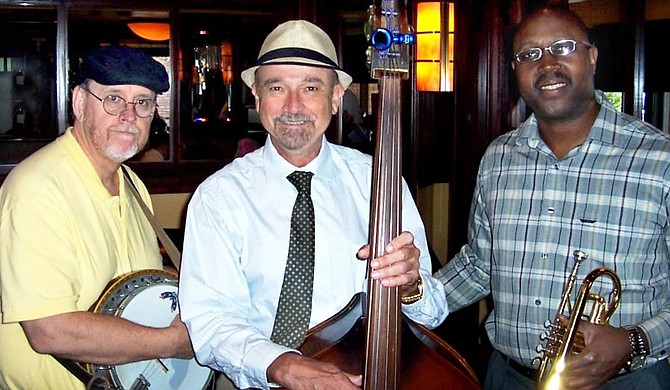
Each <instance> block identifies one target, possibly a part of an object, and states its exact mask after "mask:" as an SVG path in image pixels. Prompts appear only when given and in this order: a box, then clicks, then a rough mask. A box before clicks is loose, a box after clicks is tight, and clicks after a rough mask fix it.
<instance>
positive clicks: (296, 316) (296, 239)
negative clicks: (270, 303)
mask: <svg viewBox="0 0 670 390" xmlns="http://www.w3.org/2000/svg"><path fill="white" fill-rule="evenodd" d="M312 176H313V173H311V172H302V171H295V172H293V173H291V174H290V175H288V177H287V179H288V181H290V182H291V183H292V184H293V185H294V186H295V188H296V189H297V190H298V197H297V198H296V200H295V204H294V205H293V214H291V238H290V241H289V247H288V260H287V261H286V270H285V271H284V282H283V284H282V288H281V293H280V295H279V305H278V308H277V316H276V317H275V323H274V327H273V329H272V337H271V339H272V341H273V342H275V343H277V344H282V345H285V346H287V347H291V348H297V347H298V346H299V345H300V344H302V342H303V340H304V339H305V334H307V329H308V328H309V318H310V315H311V312H312V287H313V284H314V206H313V205H312V198H311V197H310V183H311V180H312Z"/></svg>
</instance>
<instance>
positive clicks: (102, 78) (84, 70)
mask: <svg viewBox="0 0 670 390" xmlns="http://www.w3.org/2000/svg"><path fill="white" fill-rule="evenodd" d="M87 79H91V80H94V81H95V82H97V83H99V84H103V85H126V84H132V85H141V86H143V87H147V88H149V89H150V90H152V91H154V92H156V93H163V92H167V90H168V89H170V83H169V82H168V75H167V72H166V71H165V67H164V66H163V65H161V63H160V62H158V61H156V60H154V59H153V58H151V57H150V56H149V55H148V54H147V53H145V52H144V51H142V50H139V49H134V48H130V47H125V46H112V47H103V48H98V49H95V50H93V51H92V52H91V53H90V54H89V55H88V57H86V58H85V59H84V61H83V63H82V64H81V68H80V69H79V72H77V77H76V80H75V83H76V85H79V84H81V83H83V82H84V81H86V80H87Z"/></svg>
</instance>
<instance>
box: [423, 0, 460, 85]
mask: <svg viewBox="0 0 670 390" xmlns="http://www.w3.org/2000/svg"><path fill="white" fill-rule="evenodd" d="M445 21H446V23H445ZM454 25H455V21H454V3H449V2H441V1H440V2H417V3H416V88H417V90H418V91H435V92H449V91H453V90H454V35H455V31H454Z"/></svg>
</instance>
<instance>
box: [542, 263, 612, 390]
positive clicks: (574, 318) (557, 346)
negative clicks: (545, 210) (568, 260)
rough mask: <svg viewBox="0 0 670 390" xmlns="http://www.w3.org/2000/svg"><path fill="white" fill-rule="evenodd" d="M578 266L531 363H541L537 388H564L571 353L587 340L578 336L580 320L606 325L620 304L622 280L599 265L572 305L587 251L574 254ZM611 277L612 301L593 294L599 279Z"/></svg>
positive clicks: (546, 389) (578, 350) (571, 274)
mask: <svg viewBox="0 0 670 390" xmlns="http://www.w3.org/2000/svg"><path fill="white" fill-rule="evenodd" d="M573 255H574V257H575V265H574V267H573V268H572V272H571V273H570V276H569V278H568V281H567V283H566V285H565V288H564V289H563V294H562V296H561V302H560V305H559V308H558V311H557V312H556V316H555V317H554V321H553V322H550V321H547V323H546V324H545V327H546V328H547V329H548V330H547V331H546V332H544V333H543V334H542V336H540V338H541V339H542V340H544V341H545V344H544V346H543V345H538V352H539V353H540V355H539V356H537V357H535V358H533V361H532V362H531V364H533V365H534V364H536V362H540V368H539V370H538V376H537V381H536V388H537V389H538V390H539V389H542V390H558V389H560V388H561V373H562V372H563V370H564V369H565V360H566V359H567V357H568V356H570V355H571V354H575V355H576V354H579V353H580V352H581V351H582V350H583V349H584V340H583V339H582V338H581V337H577V327H578V325H579V321H580V320H582V319H584V320H588V321H589V322H590V323H592V324H607V323H608V322H609V319H610V317H611V316H612V314H613V313H614V311H615V310H616V308H617V306H618V305H619V296H620V292H621V281H620V280H619V277H618V276H617V274H616V273H615V272H614V271H612V270H611V269H608V268H602V267H600V268H596V269H594V270H593V271H591V272H590V273H589V274H588V275H587V276H586V277H585V278H584V280H583V281H582V285H581V287H580V289H579V294H578V295H577V298H576V300H575V304H574V306H573V307H571V298H570V295H571V293H572V290H573V288H574V284H575V280H576V279H577V270H578V269H579V265H580V264H581V263H582V262H583V261H584V260H585V259H586V257H587V256H586V254H585V253H584V252H582V251H580V250H576V251H575V252H574V253H573ZM600 277H608V278H610V279H611V280H612V292H611V295H610V301H609V303H608V302H607V300H606V299H605V298H603V297H602V296H600V295H597V294H593V293H591V287H592V286H593V283H594V282H595V281H596V279H598V278H600ZM588 304H590V314H589V315H588V316H587V317H584V312H585V310H586V309H587V305H588ZM566 309H568V313H569V314H568V315H566V316H568V317H569V318H570V320H569V323H568V325H567V326H563V325H561V323H560V322H559V317H560V315H562V314H563V313H564V312H565V310H566Z"/></svg>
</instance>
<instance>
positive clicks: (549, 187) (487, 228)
mask: <svg viewBox="0 0 670 390" xmlns="http://www.w3.org/2000/svg"><path fill="white" fill-rule="evenodd" d="M596 99H597V101H598V103H600V104H601V109H600V112H599V114H598V117H597V118H596V120H595V123H594V124H593V127H592V128H591V131H590V132H589V135H588V137H587V139H586V140H585V141H584V143H583V144H581V145H579V146H577V147H575V148H574V149H573V150H571V151H570V152H569V153H568V154H567V155H566V156H565V157H563V158H562V159H561V160H557V159H556V157H555V156H554V154H553V153H552V152H551V150H550V149H549V148H548V147H547V145H546V144H545V143H544V142H543V140H542V139H541V138H540V134H539V132H538V127H537V122H536V119H535V117H534V116H531V117H530V118H529V119H528V120H527V121H526V122H525V123H523V124H522V125H521V126H520V127H519V128H518V129H516V130H514V131H511V132H509V133H507V134H504V135H502V136H500V137H499V138H497V139H496V140H495V141H494V142H493V143H492V144H491V145H490V147H489V148H488V150H487V151H486V153H485V155H484V157H483V158H482V161H481V165H480V168H479V173H478V177H477V184H476V188H475V193H474V196H473V201H472V209H471V215H470V221H469V230H468V244H467V245H465V246H464V247H463V248H462V249H461V251H460V253H459V254H458V255H456V256H455V258H454V259H453V260H452V261H450V262H449V263H448V264H447V266H445V267H444V268H443V269H442V270H440V271H439V272H438V273H437V276H438V277H439V279H440V280H441V281H442V282H443V283H444V284H445V287H446V293H447V300H448V304H449V310H450V311H452V312H453V311H454V310H457V309H458V308H461V307H463V306H466V305H468V304H471V303H473V302H475V301H477V300H479V299H481V298H483V297H485V296H486V295H488V294H489V293H492V297H493V305H494V310H493V312H492V313H491V315H490V316H489V318H488V319H487V320H486V325H485V326H486V330H487V333H488V335H489V338H490V340H491V342H492V345H493V346H494V348H496V349H497V350H499V351H501V352H503V353H504V354H506V355H508V356H510V357H512V358H513V359H515V360H517V361H518V362H520V363H522V364H524V365H526V366H531V360H532V358H533V357H535V356H537V355H538V353H537V352H536V347H537V345H538V344H540V343H541V342H542V341H541V340H540V334H541V333H543V332H544V331H545V327H544V323H545V322H546V321H547V320H550V319H551V320H553V319H554V317H555V314H556V311H557V309H558V307H559V302H560V300H561V295H562V292H563V289H564V285H565V283H566V280H567V279H568V276H569V274H570V272H571V271H572V268H573V264H574V258H573V252H574V251H575V250H580V251H582V252H584V253H585V254H586V255H587V256H588V257H587V259H586V260H585V261H584V262H583V263H582V264H581V266H580V269H579V272H578V276H577V282H576V287H575V291H573V292H572V301H571V303H572V302H574V298H575V296H576V295H577V292H578V289H579V286H580V284H581V281H582V279H583V278H584V277H585V276H586V274H587V273H588V272H589V271H591V270H592V269H594V268H596V267H607V268H610V269H612V270H614V271H615V272H616V273H617V274H618V276H619V278H620V279H621V284H622V293H621V302H620V304H619V307H618V309H617V310H616V312H615V313H614V315H613V316H612V318H611V319H610V322H609V323H610V324H611V325H613V326H617V327H619V326H628V325H640V326H641V327H642V329H643V330H644V332H645V333H646V335H647V337H648V339H649V342H650V346H651V356H650V358H648V359H647V364H651V363H654V362H656V361H657V360H658V359H661V358H664V357H667V356H668V352H670V297H669V290H670V288H669V287H670V285H669V283H670V278H669V277H668V268H669V264H670V245H669V244H670V234H669V231H668V229H669V226H668V225H669V222H670V138H669V137H668V135H667V134H663V133H662V132H660V131H659V130H657V129H655V128H653V127H652V126H650V125H649V124H646V123H644V122H641V121H638V120H636V119H635V118H633V117H631V116H629V115H625V114H622V113H619V112H617V111H616V110H615V109H614V107H613V106H612V105H611V104H610V103H609V102H608V101H607V99H606V98H605V97H604V95H603V93H602V92H601V91H596ZM593 292H597V293H600V294H602V295H603V297H605V298H606V299H609V298H610V295H611V294H610V293H611V281H610V279H608V278H604V277H601V278H599V279H598V280H597V282H596V283H595V285H594V286H593ZM535 367H537V365H536V366H535Z"/></svg>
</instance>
